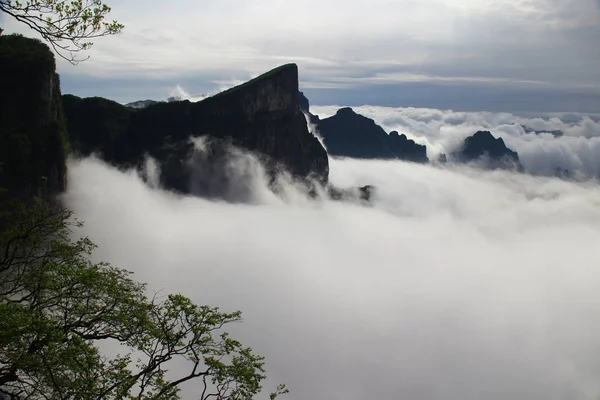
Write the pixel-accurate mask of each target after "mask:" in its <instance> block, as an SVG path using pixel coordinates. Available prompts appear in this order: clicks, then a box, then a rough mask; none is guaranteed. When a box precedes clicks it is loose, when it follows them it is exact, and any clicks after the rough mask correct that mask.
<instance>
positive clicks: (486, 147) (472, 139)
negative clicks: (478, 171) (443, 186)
mask: <svg viewBox="0 0 600 400" xmlns="http://www.w3.org/2000/svg"><path fill="white" fill-rule="evenodd" d="M453 156H454V159H456V160H457V161H459V162H463V163H471V162H476V163H479V164H481V166H482V167H485V168H490V169H497V168H501V169H510V170H517V171H519V172H523V166H522V165H521V162H520V161H519V155H518V154H517V152H516V151H513V150H511V149H509V148H508V147H506V144H505V143H504V140H502V138H495V137H494V136H493V135H492V133H491V132H489V131H478V132H476V133H475V134H474V135H473V136H469V137H468V138H466V139H465V141H464V143H463V145H462V147H461V148H460V149H459V150H458V151H456V152H455V153H454V154H453Z"/></svg>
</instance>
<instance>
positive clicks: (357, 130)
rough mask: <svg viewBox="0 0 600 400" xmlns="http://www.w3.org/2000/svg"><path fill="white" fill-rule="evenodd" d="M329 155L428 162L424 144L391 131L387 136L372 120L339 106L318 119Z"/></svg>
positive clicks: (318, 127)
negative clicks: (331, 112)
mask: <svg viewBox="0 0 600 400" xmlns="http://www.w3.org/2000/svg"><path fill="white" fill-rule="evenodd" d="M317 129H318V130H319V133H320V134H321V136H322V137H323V141H324V142H325V147H327V151H328V152H329V154H331V155H334V156H344V157H353V158H368V159H394V158H397V159H400V160H407V161H415V162H427V161H428V159H427V149H426V147H425V146H423V145H420V144H417V143H415V142H414V141H413V140H409V139H408V138H407V137H406V135H404V134H402V135H399V134H398V132H396V131H393V132H391V133H390V134H389V135H388V134H387V133H386V132H385V131H384V130H383V128H382V127H380V126H379V125H377V124H376V123H375V121H373V120H372V119H370V118H367V117H365V116H362V115H360V114H357V113H355V112H354V111H353V110H352V109H351V108H342V109H340V110H338V112H337V113H336V115H334V116H332V117H329V118H325V119H323V120H320V121H318V122H317Z"/></svg>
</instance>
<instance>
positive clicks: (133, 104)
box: [125, 99, 158, 108]
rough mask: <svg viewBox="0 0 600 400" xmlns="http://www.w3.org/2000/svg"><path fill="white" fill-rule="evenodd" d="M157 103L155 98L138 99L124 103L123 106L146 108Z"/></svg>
mask: <svg viewBox="0 0 600 400" xmlns="http://www.w3.org/2000/svg"><path fill="white" fill-rule="evenodd" d="M156 103H158V101H156V100H150V99H148V100H138V101H132V102H131V103H127V104H125V107H131V108H146V107H148V106H151V105H154V104H156Z"/></svg>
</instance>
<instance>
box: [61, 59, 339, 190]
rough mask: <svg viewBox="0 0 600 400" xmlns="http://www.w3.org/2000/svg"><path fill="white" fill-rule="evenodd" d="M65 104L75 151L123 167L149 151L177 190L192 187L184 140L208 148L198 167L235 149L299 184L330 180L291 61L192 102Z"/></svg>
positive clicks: (189, 146) (189, 148)
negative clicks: (202, 141) (198, 141)
mask: <svg viewBox="0 0 600 400" xmlns="http://www.w3.org/2000/svg"><path fill="white" fill-rule="evenodd" d="M63 107H64V110H65V115H66V117H67V122H68V131H69V136H70V138H71V140H72V142H73V143H74V147H75V149H76V150H77V151H79V152H80V153H81V154H83V155H88V154H91V153H92V152H99V153H100V154H101V157H102V158H103V159H104V160H106V161H108V162H111V163H114V164H117V165H121V166H139V165H140V163H141V162H142V161H143V159H144V156H145V155H146V154H148V155H150V156H152V157H154V158H155V159H156V160H157V161H158V162H159V163H160V165H161V177H160V180H161V183H162V184H163V185H164V186H165V187H166V188H168V189H171V190H176V191H178V192H182V193H189V192H190V190H191V189H190V188H191V185H190V184H191V179H192V171H193V170H194V165H190V160H192V156H193V154H194V151H195V149H194V145H193V143H192V142H191V141H190V140H189V139H190V138H200V137H203V138H207V139H208V141H207V143H208V144H209V146H208V147H207V151H208V156H207V158H204V159H203V160H204V161H203V163H202V166H203V167H204V168H206V166H207V165H208V166H212V167H215V168H216V167H217V166H218V165H220V164H222V159H223V157H226V153H227V152H226V151H225V148H226V147H227V146H228V145H233V146H236V147H240V148H243V149H245V150H249V151H251V152H254V153H255V154H256V155H257V156H258V157H259V158H260V159H261V160H262V161H263V162H264V164H265V165H266V168H267V171H268V172H269V173H270V174H271V175H272V176H274V175H275V174H276V173H277V172H278V171H280V170H286V171H288V172H289V173H290V174H291V175H292V176H294V177H295V178H298V179H314V180H316V181H318V182H320V183H322V184H326V183H327V182H328V174H329V164H328V158H327V153H326V152H325V149H323V147H322V146H321V144H320V143H319V141H318V140H317V138H316V137H314V136H313V135H312V134H311V133H310V132H309V131H308V128H307V125H306V120H305V118H304V115H303V113H302V111H301V110H300V106H299V96H298V67H297V66H296V65H295V64H287V65H283V66H281V67H278V68H275V69H274V70H272V71H269V72H267V73H265V74H263V75H261V76H259V77H257V78H255V79H252V80H251V81H248V82H246V83H244V84H242V85H239V86H236V87H233V88H231V89H229V90H226V91H224V92H222V93H219V94H217V95H215V96H213V97H209V98H207V99H204V100H202V101H199V102H196V103H192V102H190V101H187V100H184V101H173V102H168V103H162V102H161V103H156V104H150V105H148V106H147V107H144V108H141V109H132V108H130V107H126V106H123V105H120V104H118V103H116V102H112V101H110V100H106V99H101V98H88V99H81V98H78V97H75V96H71V95H66V96H63ZM207 172H209V174H208V175H210V171H207ZM195 179H198V178H197V176H196V178H195ZM222 179H226V178H224V177H222ZM196 183H197V182H196ZM194 187H196V188H197V187H202V185H197V184H195V185H194ZM195 194H203V193H195Z"/></svg>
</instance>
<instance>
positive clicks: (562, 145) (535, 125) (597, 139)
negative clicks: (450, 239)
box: [311, 106, 600, 178]
mask: <svg viewBox="0 0 600 400" xmlns="http://www.w3.org/2000/svg"><path fill="white" fill-rule="evenodd" d="M338 109H339V107H338V106H321V107H319V106H316V107H312V108H311V111H312V112H313V113H315V114H317V115H319V116H321V117H322V118H324V117H327V116H330V115H333V114H335V112H336V111H337V110H338ZM354 110H355V111H356V112H358V113H359V114H362V115H365V116H367V117H369V118H372V119H374V120H375V121H376V122H377V123H379V124H381V125H382V126H383V127H384V128H385V129H386V131H388V132H389V131H392V130H397V131H399V132H404V133H406V135H407V136H408V137H409V138H412V139H414V140H416V141H417V142H418V143H421V144H425V145H427V151H428V156H429V158H430V159H436V157H437V156H438V154H440V153H445V154H450V153H451V152H452V151H454V150H455V149H457V148H458V147H459V146H460V145H461V144H462V142H463V140H464V139H465V138H466V137H467V136H470V135H472V134H474V133H475V132H476V131H478V130H489V131H491V132H492V133H493V134H494V135H495V136H496V137H502V138H503V139H504V140H505V142H506V145H507V146H508V147H509V148H511V149H512V150H515V151H517V152H518V153H519V158H520V159H521V163H522V164H523V166H524V168H525V170H526V171H528V172H530V173H534V174H539V175H548V176H552V175H554V173H555V170H556V168H557V167H560V168H561V169H568V170H569V171H570V172H571V173H572V174H579V175H581V178H590V177H592V178H596V177H598V176H600V115H597V114H596V115H593V114H592V115H582V114H547V115H545V116H543V117H530V116H524V115H514V114H510V113H491V112H455V111H451V110H435V109H423V108H392V107H378V106H362V107H354ZM522 126H525V127H527V128H529V129H533V130H536V131H540V132H543V131H545V132H551V131H555V130H560V131H562V132H563V133H564V136H562V137H560V138H555V137H554V136H553V135H552V134H550V133H541V134H539V135H535V134H531V133H526V132H525V130H524V129H523V127H522Z"/></svg>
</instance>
